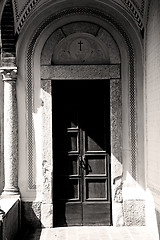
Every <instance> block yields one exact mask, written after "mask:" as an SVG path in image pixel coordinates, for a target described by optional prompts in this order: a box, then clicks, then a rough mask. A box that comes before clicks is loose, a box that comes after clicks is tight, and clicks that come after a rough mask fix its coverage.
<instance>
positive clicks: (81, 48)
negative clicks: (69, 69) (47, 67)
mask: <svg viewBox="0 0 160 240" xmlns="http://www.w3.org/2000/svg"><path fill="white" fill-rule="evenodd" d="M52 63H53V64H107V63H109V54H108V52H107V49H106V47H105V44H104V43H103V42H102V41H101V40H100V39H98V38H96V37H95V36H93V35H91V34H88V33H73V34H71V35H69V36H68V37H66V38H64V39H63V40H62V41H60V43H59V44H58V45H57V46H56V48H55V51H54V53H53V57H52Z"/></svg>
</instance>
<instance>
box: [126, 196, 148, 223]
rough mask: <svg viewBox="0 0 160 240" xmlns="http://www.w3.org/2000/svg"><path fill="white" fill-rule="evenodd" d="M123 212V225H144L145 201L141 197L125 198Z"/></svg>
mask: <svg viewBox="0 0 160 240" xmlns="http://www.w3.org/2000/svg"><path fill="white" fill-rule="evenodd" d="M123 214H124V223H125V226H144V225H145V201H144V200H141V199H135V200H125V201H124V203H123Z"/></svg>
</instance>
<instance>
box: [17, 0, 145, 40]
mask: <svg viewBox="0 0 160 240" xmlns="http://www.w3.org/2000/svg"><path fill="white" fill-rule="evenodd" d="M39 1H40V0H28V1H27V2H26V4H25V5H24V7H23V8H22V10H21V11H20V12H18V6H17V1H16V0H14V1H13V2H14V7H15V15H16V20H17V22H18V26H17V29H16V33H17V34H18V35H19V33H20V31H21V28H22V27H23V24H24V22H25V20H26V18H27V17H28V15H29V14H30V12H31V11H32V10H33V9H34V8H35V6H36V5H37V3H38V2H39ZM113 1H114V2H115V0H113ZM121 1H122V2H123V3H124V5H125V6H126V8H127V9H128V10H129V11H130V13H131V14H132V16H133V18H134V19H135V21H136V22H137V25H138V27H139V28H140V30H142V29H143V27H144V26H143V21H142V18H143V13H144V0H142V3H141V7H139V6H138V4H136V2H135V1H132V0H121Z"/></svg>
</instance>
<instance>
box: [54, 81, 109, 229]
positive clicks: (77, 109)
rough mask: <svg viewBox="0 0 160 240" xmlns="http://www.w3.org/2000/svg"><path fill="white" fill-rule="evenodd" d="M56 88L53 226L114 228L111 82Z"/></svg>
mask: <svg viewBox="0 0 160 240" xmlns="http://www.w3.org/2000/svg"><path fill="white" fill-rule="evenodd" d="M52 87H53V148H54V149H53V153H54V179H53V181H54V184H53V185H54V189H53V194H54V225H55V226H72V225H110V224H111V196H110V84H109V81H105V80H100V81H89V80H86V81H85V80H83V81H80V80H76V81H68V80H66V81H54V82H53V86H52Z"/></svg>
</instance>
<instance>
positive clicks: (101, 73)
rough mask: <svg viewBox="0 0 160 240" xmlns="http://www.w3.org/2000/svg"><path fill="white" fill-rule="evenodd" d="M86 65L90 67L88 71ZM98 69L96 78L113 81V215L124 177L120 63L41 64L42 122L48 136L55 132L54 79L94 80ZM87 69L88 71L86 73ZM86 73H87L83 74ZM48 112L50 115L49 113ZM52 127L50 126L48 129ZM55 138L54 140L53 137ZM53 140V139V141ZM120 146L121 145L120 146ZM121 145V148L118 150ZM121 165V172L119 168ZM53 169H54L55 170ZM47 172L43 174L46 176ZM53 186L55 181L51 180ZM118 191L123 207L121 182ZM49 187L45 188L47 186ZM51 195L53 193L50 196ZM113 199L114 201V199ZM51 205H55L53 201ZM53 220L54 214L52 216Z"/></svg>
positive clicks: (111, 104)
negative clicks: (118, 183) (53, 128)
mask: <svg viewBox="0 0 160 240" xmlns="http://www.w3.org/2000/svg"><path fill="white" fill-rule="evenodd" d="M77 67H78V68H79V72H80V74H81V76H78V77H77V74H76V72H77ZM70 68H72V71H71V73H70V76H69V77H68V72H69V71H70V70H71V69H70ZM86 69H87V71H86ZM92 71H93V72H97V75H96V80H99V81H101V80H102V79H105V80H108V81H110V123H111V124H110V126H111V132H110V136H111V179H110V181H111V200H112V210H111V214H112V215H113V209H114V208H115V207H114V206H113V205H114V202H115V196H117V189H116V187H115V184H116V185H117V182H116V180H117V175H118V179H121V180H122V156H121V146H122V134H121V131H122V86H121V84H122V83H121V79H120V65H119V64H117V65H83V66H80V65H79V66H76V65H72V66H63V65H56V66H51V65H50V66H41V91H42V92H41V94H42V99H44V100H45V105H44V106H43V113H42V119H43V120H42V121H43V123H42V126H43V127H44V128H45V130H44V131H43V132H45V136H43V137H44V138H45V137H46V134H47V132H48V133H49V132H50V131H51V132H52V124H51V123H52V116H53V114H54V112H53V111H52V98H54V96H52V80H56V81H61V80H71V79H72V80H73V79H74V80H73V81H76V80H79V79H81V80H85V79H86V80H90V81H94V79H93V78H92V76H91V75H90V74H89V72H92ZM61 72H63V76H62V75H59V73H61ZM86 72H87V73H88V74H86ZM83 75H84V76H85V77H83ZM47 116H48V117H47ZM48 120H49V122H50V124H51V126H48V127H49V128H47V131H46V125H48ZM49 129H50V130H49ZM53 135H54V133H53ZM50 141H51V142H52V140H51V139H50ZM52 144H53V143H52ZM117 147H118V148H117ZM117 149H118V150H117ZM49 154H50V157H51V155H52V154H53V153H52V151H51V152H50V153H49ZM51 167H52V168H53V167H54V159H53V162H52V163H51ZM117 169H118V172H117ZM53 172H54V171H53ZM43 174H44V176H43V177H44V178H45V177H46V176H45V174H46V173H43ZM50 184H51V186H52V187H53V183H52V182H51V183H50ZM118 189H119V193H118V197H117V200H116V203H119V205H120V208H121V207H122V201H121V199H122V191H121V190H122V186H118ZM45 191H46V189H45ZM52 191H53V194H54V189H52ZM51 198H52V197H51ZM113 200H114V201H113ZM52 207H53V208H54V202H53V205H52ZM53 222H54V216H53Z"/></svg>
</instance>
